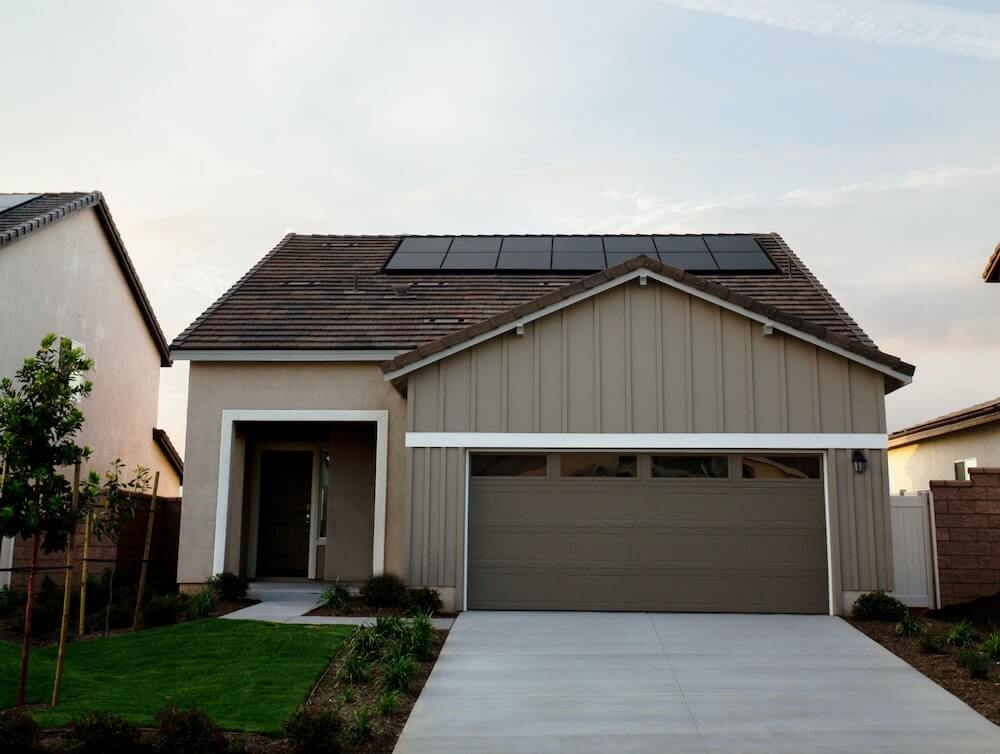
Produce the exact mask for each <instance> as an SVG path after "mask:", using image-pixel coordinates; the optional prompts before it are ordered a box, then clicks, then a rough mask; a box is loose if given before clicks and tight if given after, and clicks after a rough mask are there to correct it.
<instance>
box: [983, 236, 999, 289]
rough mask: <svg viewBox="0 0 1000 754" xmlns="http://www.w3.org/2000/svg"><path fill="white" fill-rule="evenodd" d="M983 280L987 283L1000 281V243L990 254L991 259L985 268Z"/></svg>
mask: <svg viewBox="0 0 1000 754" xmlns="http://www.w3.org/2000/svg"><path fill="white" fill-rule="evenodd" d="M983 280H984V281H986V282H987V283H1000V243H998V244H997V245H996V248H995V249H993V254H992V255H990V259H989V261H988V262H987V263H986V269H985V270H983Z"/></svg>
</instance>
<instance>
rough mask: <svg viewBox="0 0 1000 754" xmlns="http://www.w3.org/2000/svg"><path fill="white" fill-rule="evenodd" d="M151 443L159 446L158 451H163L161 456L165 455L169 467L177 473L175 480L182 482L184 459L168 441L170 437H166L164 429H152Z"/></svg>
mask: <svg viewBox="0 0 1000 754" xmlns="http://www.w3.org/2000/svg"><path fill="white" fill-rule="evenodd" d="M153 442H155V443H156V444H157V445H158V446H159V448H160V450H162V451H163V455H165V456H166V457H167V460H168V461H170V466H171V467H172V468H173V470H174V471H176V472H177V478H178V479H180V480H181V481H182V482H183V481H184V459H183V458H181V454H180V453H178V452H177V448H175V447H174V444H173V443H172V442H171V441H170V435H168V434H167V432H166V430H164V429H158V428H156V427H153Z"/></svg>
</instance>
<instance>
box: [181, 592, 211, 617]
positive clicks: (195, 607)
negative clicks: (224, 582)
mask: <svg viewBox="0 0 1000 754" xmlns="http://www.w3.org/2000/svg"><path fill="white" fill-rule="evenodd" d="M215 608H216V592H215V590H214V589H212V588H211V587H208V586H204V587H202V588H201V589H199V590H198V591H197V592H195V593H194V594H192V595H189V596H188V600H187V606H186V608H185V613H186V615H187V617H188V620H197V619H199V618H207V617H208V616H209V614H210V613H211V612H212V611H213V610H215Z"/></svg>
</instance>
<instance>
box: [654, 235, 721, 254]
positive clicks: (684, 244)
mask: <svg viewBox="0 0 1000 754" xmlns="http://www.w3.org/2000/svg"><path fill="white" fill-rule="evenodd" d="M653 241H654V242H655V243H656V250H657V251H658V252H660V253H661V254H664V253H668V254H672V253H674V252H686V251H708V247H707V246H705V242H704V241H703V240H702V238H701V236H654V237H653Z"/></svg>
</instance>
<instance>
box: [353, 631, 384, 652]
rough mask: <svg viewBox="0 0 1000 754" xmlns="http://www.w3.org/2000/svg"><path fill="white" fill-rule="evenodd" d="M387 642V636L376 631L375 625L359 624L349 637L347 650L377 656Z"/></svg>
mask: <svg viewBox="0 0 1000 754" xmlns="http://www.w3.org/2000/svg"><path fill="white" fill-rule="evenodd" d="M385 643H386V642H385V638H384V637H383V636H382V635H381V634H379V633H377V632H376V631H375V626H358V627H357V628H356V629H354V631H352V632H351V635H350V636H349V637H348V639H347V651H348V652H353V653H355V654H359V655H362V656H364V657H375V656H377V655H378V654H380V653H381V652H382V647H384V646H385Z"/></svg>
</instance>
